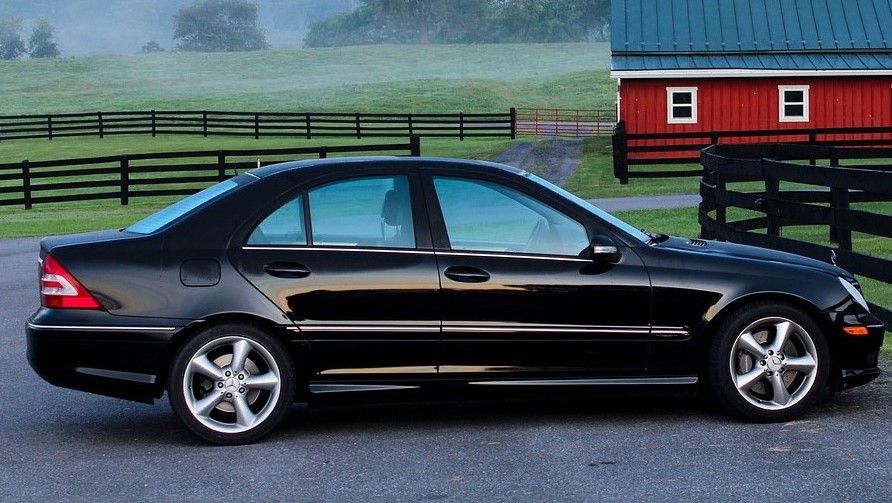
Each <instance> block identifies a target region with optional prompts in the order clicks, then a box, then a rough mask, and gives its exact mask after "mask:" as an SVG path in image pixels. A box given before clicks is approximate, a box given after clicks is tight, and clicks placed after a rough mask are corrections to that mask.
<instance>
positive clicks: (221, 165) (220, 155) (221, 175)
mask: <svg viewBox="0 0 892 503" xmlns="http://www.w3.org/2000/svg"><path fill="white" fill-rule="evenodd" d="M223 180H226V151H224V150H220V151H218V152H217V181H218V182H222V181H223Z"/></svg>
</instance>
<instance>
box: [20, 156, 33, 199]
mask: <svg viewBox="0 0 892 503" xmlns="http://www.w3.org/2000/svg"><path fill="white" fill-rule="evenodd" d="M22 199H24V200H25V209H26V210H30V209H31V204H32V202H33V201H32V200H31V163H30V162H29V161H28V160H27V159H25V160H24V161H22Z"/></svg>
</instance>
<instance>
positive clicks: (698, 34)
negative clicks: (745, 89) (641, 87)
mask: <svg viewBox="0 0 892 503" xmlns="http://www.w3.org/2000/svg"><path fill="white" fill-rule="evenodd" d="M611 8H612V20H611V26H610V28H611V43H610V48H611V54H612V56H611V66H612V69H613V70H614V71H634V70H688V69H703V70H707V69H714V68H720V69H748V70H774V71H777V70H790V71H801V70H805V71H808V70H816V71H817V70H844V71H858V70H873V71H883V70H890V71H892V0H613V2H612V6H611Z"/></svg>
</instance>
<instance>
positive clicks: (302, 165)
mask: <svg viewBox="0 0 892 503" xmlns="http://www.w3.org/2000/svg"><path fill="white" fill-rule="evenodd" d="M360 165H365V166H377V165H381V166H384V165H389V166H394V165H402V166H430V167H436V166H439V167H444V168H445V167H466V168H476V169H481V170H493V171H501V172H506V173H512V174H515V175H526V174H527V172H526V171H524V170H522V169H520V168H517V167H514V166H509V165H507V164H500V163H495V162H490V161H479V160H472V159H457V158H448V157H400V156H363V157H331V158H325V159H306V160H301V161H287V162H280V163H276V164H270V165H268V166H263V167H260V168H255V169H252V170H251V171H249V172H248V173H250V174H251V175H253V176H256V177H257V178H265V177H268V176H272V175H276V174H279V173H282V172H285V171H294V170H302V169H308V168H314V167H325V166H330V167H334V166H353V167H356V166H360Z"/></svg>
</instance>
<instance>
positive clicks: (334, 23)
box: [304, 0, 610, 47]
mask: <svg viewBox="0 0 892 503" xmlns="http://www.w3.org/2000/svg"><path fill="white" fill-rule="evenodd" d="M609 18H610V0H452V1H448V2H444V1H442V0H364V1H362V2H361V4H360V6H359V8H357V9H356V10H354V11H353V12H350V13H347V14H340V15H336V16H333V17H331V18H329V19H326V20H324V21H320V22H317V23H314V24H312V25H311V26H310V31H309V33H308V34H307V36H306V38H305V39H304V45H306V46H308V47H330V46H341V45H361V44H379V43H421V44H427V43H442V44H484V43H513V42H586V41H593V40H605V39H606V38H607V37H608V33H607V29H608V28H607V22H608V20H609Z"/></svg>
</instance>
